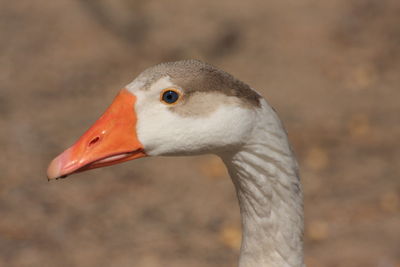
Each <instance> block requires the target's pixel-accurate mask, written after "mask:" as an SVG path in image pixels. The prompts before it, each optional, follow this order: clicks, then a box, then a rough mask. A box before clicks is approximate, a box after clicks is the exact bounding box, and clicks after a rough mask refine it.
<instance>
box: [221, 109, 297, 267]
mask: <svg viewBox="0 0 400 267" xmlns="http://www.w3.org/2000/svg"><path fill="white" fill-rule="evenodd" d="M258 117H259V118H258V120H257V125H256V126H255V128H254V130H253V132H252V134H251V136H249V140H248V141H247V142H246V144H245V145H243V146H242V147H241V148H240V149H239V150H238V151H235V152H231V153H226V154H224V155H220V156H221V157H222V159H223V161H224V162H225V164H226V166H227V168H228V172H229V174H230V176H231V178H232V181H233V183H234V184H235V188H236V192H237V197H238V199H239V206H240V212H241V216H242V232H243V234H242V245H241V252H240V259H239V267H254V266H260V267H264V266H265V267H266V266H268V267H278V266H279V267H283V266H287V267H289V266H290V267H300V266H304V265H303V202H302V190H301V184H300V180H299V176H298V170H297V162H296V160H295V158H294V156H293V154H292V151H291V149H290V146H289V143H288V140H287V136H286V132H285V130H284V129H283V126H282V125H281V122H280V121H279V119H278V117H277V116H276V114H275V112H274V111H273V110H272V109H271V108H270V107H269V105H268V104H266V103H264V104H263V107H262V109H261V110H260V111H259V113H258Z"/></svg>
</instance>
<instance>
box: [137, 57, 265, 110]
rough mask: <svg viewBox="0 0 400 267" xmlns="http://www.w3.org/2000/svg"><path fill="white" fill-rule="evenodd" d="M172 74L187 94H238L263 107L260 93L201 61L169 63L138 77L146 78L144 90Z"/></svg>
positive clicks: (157, 66) (241, 97) (175, 81)
mask: <svg viewBox="0 0 400 267" xmlns="http://www.w3.org/2000/svg"><path fill="white" fill-rule="evenodd" d="M164 76H169V77H170V78H171V81H172V82H173V83H174V84H176V85H177V86H179V87H180V88H182V90H184V92H185V95H186V96H190V95H191V94H194V93H196V92H213V91H214V92H219V93H222V94H225V95H227V96H235V97H237V98H239V99H240V100H242V101H244V102H246V104H251V105H253V106H256V107H259V106H260V98H261V96H260V95H259V94H258V93H257V92H256V91H254V90H253V89H251V88H250V86H248V85H247V84H245V83H244V82H242V81H239V80H238V79H236V78H235V77H233V76H232V75H230V74H229V73H227V72H225V71H223V70H220V69H218V68H216V67H214V66H212V65H210V64H207V63H204V62H202V61H199V60H194V59H191V60H181V61H175V62H166V63H161V64H159V65H156V66H154V67H151V68H148V69H146V70H145V71H143V72H142V73H141V74H140V76H139V77H138V80H142V81H145V85H144V87H143V89H146V88H149V87H150V86H151V84H152V83H154V82H155V81H157V80H158V79H160V78H162V77H164Z"/></svg>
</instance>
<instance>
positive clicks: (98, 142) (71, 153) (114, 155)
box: [47, 89, 146, 179]
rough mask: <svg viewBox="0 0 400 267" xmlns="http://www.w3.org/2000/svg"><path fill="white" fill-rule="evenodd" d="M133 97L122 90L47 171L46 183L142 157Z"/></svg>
mask: <svg viewBox="0 0 400 267" xmlns="http://www.w3.org/2000/svg"><path fill="white" fill-rule="evenodd" d="M135 101H136V97H135V95H133V94H131V93H130V92H128V90H126V89H122V90H121V91H120V93H119V94H118V95H117V96H116V97H115V99H114V102H113V103H112V104H111V106H110V107H109V108H108V109H107V110H106V112H105V113H104V114H103V115H102V116H101V117H100V118H99V119H98V120H97V121H96V122H95V124H94V125H93V126H92V127H91V128H90V129H89V130H87V131H86V133H84V134H83V135H82V136H81V137H80V138H79V140H78V141H77V142H76V143H75V144H74V145H73V146H72V147H70V148H68V149H67V150H65V151H64V152H63V153H61V154H60V155H59V156H58V157H56V158H55V159H54V160H53V161H52V162H51V163H50V165H49V167H48V169H47V177H48V178H49V179H54V178H65V177H66V176H68V175H70V174H73V173H77V172H82V171H86V170H90V169H94V168H100V167H104V166H109V165H114V164H117V163H121V162H124V161H128V160H132V159H137V158H141V157H145V156H146V154H145V153H144V151H143V145H142V144H141V143H140V142H139V140H138V138H137V134H136V121H137V118H136V113H135V110H134V104H135Z"/></svg>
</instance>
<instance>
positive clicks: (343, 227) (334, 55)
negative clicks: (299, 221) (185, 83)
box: [0, 0, 400, 267]
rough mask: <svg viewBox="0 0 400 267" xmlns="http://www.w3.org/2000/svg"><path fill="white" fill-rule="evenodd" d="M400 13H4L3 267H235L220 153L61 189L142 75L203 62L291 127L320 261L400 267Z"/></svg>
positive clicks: (330, 4) (79, 179)
mask: <svg viewBox="0 0 400 267" xmlns="http://www.w3.org/2000/svg"><path fill="white" fill-rule="evenodd" d="M399 14H400V3H399V1H398V0H381V1H378V0H375V1H373V0H370V1H361V0H337V1H318V0H304V1H294V0H291V1H280V2H279V1H261V0H251V1H236V0H234V1H233V0H223V1H211V0H207V1H205V0H203V1H187V0H173V1H155V0H147V1H144V0H136V1H135V0H125V1H124V0H119V1H105V0H104V1H89V0H86V1H84V0H80V1H79V0H58V1H45V0H36V1H28V0H18V1H1V2H0V151H1V153H0V215H1V217H0V266H10V267H11V266H16V267H17V266H18V267H25V266H34V267H36V266H38V267H39V266H40V267H43V266H61V267H62V266H83V267H91V266H96V267H102V266H105V267H106V266H118V267H125V266H146V267H152V266H177V267H180V266H235V264H236V260H237V255H238V248H237V245H238V243H239V239H240V224H239V212H238V207H237V203H236V198H235V195H234V191H233V186H232V185H231V182H230V180H229V178H228V176H227V174H226V173H225V170H224V168H223V166H222V164H221V163H220V162H219V160H218V159H217V158H214V157H211V156H204V157H193V158H158V159H142V160H138V161H134V162H130V163H127V164H122V165H118V166H114V167H109V168H105V169H98V170H93V171H91V172H87V173H82V174H79V175H75V176H73V177H70V178H69V179H65V180H61V181H57V182H51V183H48V182H47V181H46V179H45V170H46V167H47V164H48V162H49V161H50V160H51V159H52V157H54V156H55V155H56V154H58V153H59V152H61V151H62V150H63V149H64V148H66V147H67V146H69V145H71V144H72V143H73V142H74V140H75V139H76V138H77V137H78V136H80V134H82V133H83V131H84V130H85V129H86V128H87V127H89V125H90V124H91V123H92V122H93V121H94V120H95V119H96V118H97V117H98V116H99V114H101V112H102V111H103V110H104V109H105V107H107V106H108V104H109V103H110V101H111V100H112V98H113V96H114V95H115V94H116V92H117V90H118V89H120V88H122V87H123V86H124V85H125V84H127V83H128V82H130V81H131V80H132V79H133V78H134V77H135V76H136V75H137V74H138V73H139V72H140V71H141V70H143V69H144V68H145V67H148V66H151V65H154V64H156V63H159V62H162V61H167V60H178V59H183V58H199V59H202V60H205V61H207V62H210V63H212V64H214V65H217V66H219V67H221V68H223V69H225V70H227V71H228V72H231V73H232V74H234V75H235V76H237V77H239V78H240V79H242V80H244V81H246V82H248V83H249V84H250V85H251V86H253V87H254V88H257V89H258V90H259V91H260V92H261V93H262V94H263V95H264V96H265V97H266V98H267V99H268V100H269V102H270V103H272V104H273V105H274V106H275V107H276V109H277V110H278V112H279V114H280V116H281V117H282V119H283V120H284V122H285V124H286V126H287V128H288V131H289V135H290V139H291V141H292V143H293V144H294V148H295V151H296V154H297V155H298V157H299V161H300V164H301V170H302V180H303V183H304V190H305V207H306V233H305V240H306V261H307V263H308V266H309V267H313V266H324V267H331V266H332V267H334V266H344V267H352V266H363V267H369V266H377V267H399V266H400V179H399V177H400V168H399V167H398V164H399V156H400V148H399V145H400V141H399V140H400V119H399V114H400V105H399V104H400V88H399V85H400V71H399V68H400V16H399ZM171 166H172V167H171ZM182 166H183V167H182ZM174 170H175V171H174ZM176 170H178V171H176Z"/></svg>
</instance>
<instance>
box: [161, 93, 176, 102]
mask: <svg viewBox="0 0 400 267" xmlns="http://www.w3.org/2000/svg"><path fill="white" fill-rule="evenodd" d="M179 96H180V95H179V93H178V92H176V91H175V90H165V91H164V92H163V93H162V95H161V100H162V101H163V102H165V103H167V104H174V103H175V102H176V101H178V99H179Z"/></svg>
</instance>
